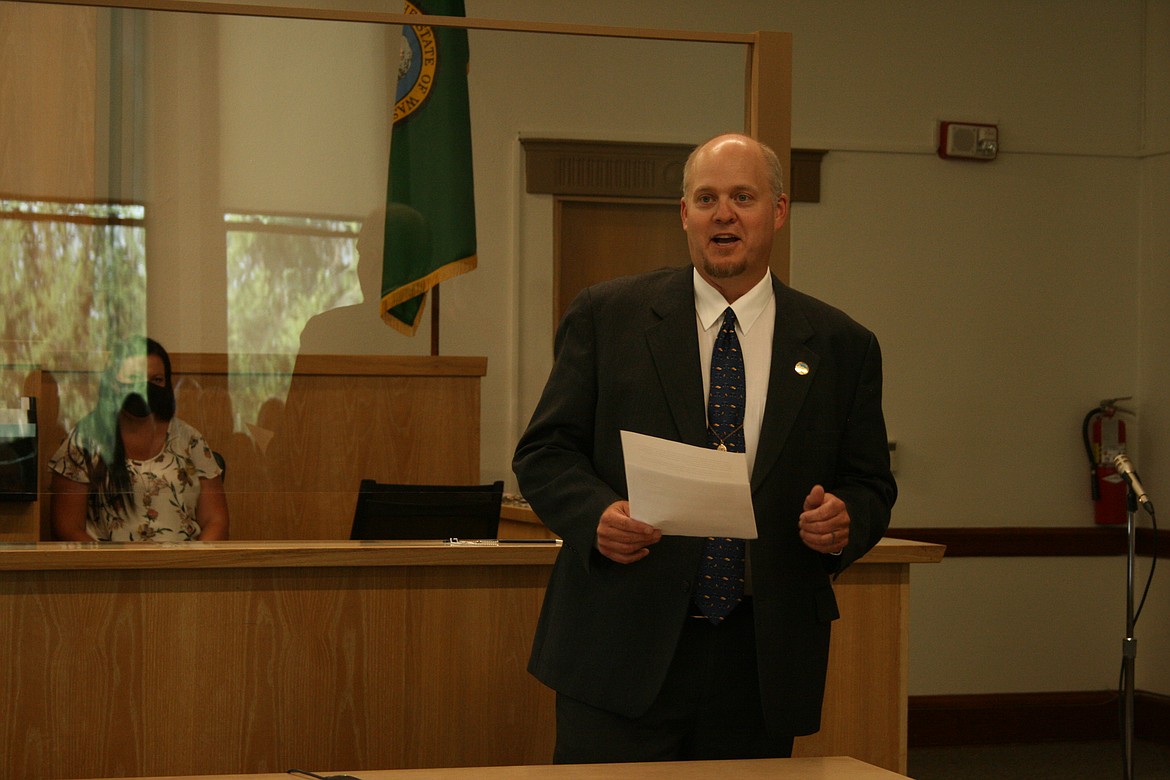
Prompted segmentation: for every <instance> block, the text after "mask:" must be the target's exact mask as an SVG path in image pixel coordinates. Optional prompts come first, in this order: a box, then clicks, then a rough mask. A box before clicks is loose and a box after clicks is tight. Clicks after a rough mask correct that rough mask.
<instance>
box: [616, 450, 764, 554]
mask: <svg viewBox="0 0 1170 780" xmlns="http://www.w3.org/2000/svg"><path fill="white" fill-rule="evenodd" d="M622 452H623V454H624V456H625V460H626V488H627V490H628V491H629V497H630V516H631V517H633V518H634V519H635V520H641V521H642V522H643V523H646V524H647V525H652V526H654V527H655V528H658V529H660V530H661V531H662V532H663V533H664V534H674V535H677V536H728V537H733V538H736V539H755V538H756V537H757V536H758V534H757V533H756V516H755V512H754V511H753V510H752V489H751V485H750V484H749V483H748V468H747V456H746V455H745V454H744V453H742V452H719V451H718V450H713V449H708V448H707V447H693V446H691V445H689V444H682V443H680V442H677V441H668V440H666V439H659V438H656V437H654V436H646V435H644V434H641V433H633V432H631V431H622Z"/></svg>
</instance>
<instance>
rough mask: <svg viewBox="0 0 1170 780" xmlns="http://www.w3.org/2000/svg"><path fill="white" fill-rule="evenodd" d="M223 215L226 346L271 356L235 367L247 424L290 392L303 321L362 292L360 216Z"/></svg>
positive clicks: (240, 412) (238, 402)
mask: <svg viewBox="0 0 1170 780" xmlns="http://www.w3.org/2000/svg"><path fill="white" fill-rule="evenodd" d="M226 220H227V224H228V231H227V277H228V352H229V353H230V354H231V355H233V356H235V355H248V356H255V355H272V356H274V357H273V359H272V360H270V361H269V363H268V364H266V365H262V366H261V365H255V363H253V364H252V365H249V366H240V367H239V370H238V371H237V370H236V368H235V367H233V372H232V373H233V381H232V387H231V390H232V400H233V404H234V406H235V409H236V416H237V418H238V419H239V420H243V421H244V422H245V424H246V423H247V422H252V421H255V420H256V419H257V416H258V414H259V409H260V406H261V405H262V404H263V403H264V402H265V401H266V400H268V399H269V398H280V399H283V398H284V397H285V394H286V393H287V392H288V383H289V372H290V371H291V369H292V359H293V358H294V357H295V355H296V353H297V348H298V345H299V343H300V335H301V330H302V328H304V326H305V323H306V322H308V321H309V319H310V318H311V317H313V315H315V314H318V313H320V312H323V311H328V310H330V309H333V308H336V307H339V306H348V305H350V304H353V303H357V302H358V301H360V300H361V289H360V285H359V283H358V279H357V272H356V268H357V250H356V246H355V242H356V237H357V232H358V228H359V227H360V222H359V221H357V220H344V219H324V218H313V217H294V216H276V215H259V214H247V215H245V214H228V215H226ZM245 373H250V375H249V376H243V374H245Z"/></svg>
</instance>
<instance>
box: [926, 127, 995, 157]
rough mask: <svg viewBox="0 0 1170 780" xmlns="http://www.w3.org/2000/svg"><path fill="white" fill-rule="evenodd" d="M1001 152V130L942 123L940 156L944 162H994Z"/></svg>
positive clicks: (939, 146)
mask: <svg viewBox="0 0 1170 780" xmlns="http://www.w3.org/2000/svg"><path fill="white" fill-rule="evenodd" d="M998 151H999V128H998V127H997V126H995V125H980V124H972V123H970V122H940V123H939V127H938V156H939V157H942V158H943V159H944V160H946V159H951V158H958V159H964V160H994V159H995V155H996V153H997V152H998Z"/></svg>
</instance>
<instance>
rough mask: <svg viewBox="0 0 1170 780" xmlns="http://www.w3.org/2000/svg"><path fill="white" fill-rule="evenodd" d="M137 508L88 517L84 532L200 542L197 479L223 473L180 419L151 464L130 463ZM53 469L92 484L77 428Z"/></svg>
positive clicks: (119, 538)
mask: <svg viewBox="0 0 1170 780" xmlns="http://www.w3.org/2000/svg"><path fill="white" fill-rule="evenodd" d="M126 466H127V468H128V469H129V471H130V485H131V488H132V489H133V492H134V505H133V506H130V507H127V509H126V513H125V514H124V515H123V514H118V513H116V512H115V511H113V510H112V509H111V508H110V507H107V506H101V507H97V508H96V510H95V507H94V505H93V503H92V502H91V503H90V505H89V509H88V510H87V512H86V519H85V530H86V532H87V533H88V534H89V535H90V536H91V537H92V538H94V539H95V540H97V541H99V542H139V541H154V542H185V541H192V540H195V539H198V538H199V534H200V532H201V529H200V527H199V522H198V521H197V520H196V519H195V507H196V506H197V505H198V503H199V487H200V486H199V480H200V479H214V478H215V477H217V476H219V475H220V474H221V473H222V472H221V470H220V468H219V465H218V464H217V463H216V461H215V456H214V455H212V453H211V447H210V446H208V444H207V442H206V441H204V439H203V435H202V434H201V433H199V431H197V430H195V429H194V428H192V427H191V426H190V425H188V424H187V423H185V422H183V421H182V420H180V419H179V418H177V417H175V418H172V419H171V421H170V423H169V424H168V425H167V438H166V443H164V444H163V448H162V451H161V452H159V454H158V455H156V456H154V457H153V458H150V459H148V460H134V459H132V458H127V459H126ZM49 468H50V469H51V470H52V471H54V472H56V473H57V474H60V475H61V476H63V477H65V478H66V479H71V480H73V481H74V482H81V483H83V484H89V482H90V473H91V472H92V470H93V463H92V460H91V459H90V458H89V457H87V456H86V454H85V452H84V451H83V449H82V447H81V443H80V441H79V439H78V434H77V430H76V429H74V431H73V432H72V433H70V434H69V437H68V438H67V439H66V440H65V441H64V442H62V444H61V446H60V447H59V448H58V449H57V452H56V453H55V454H54V455H53V457H52V459H51V460H50V461H49Z"/></svg>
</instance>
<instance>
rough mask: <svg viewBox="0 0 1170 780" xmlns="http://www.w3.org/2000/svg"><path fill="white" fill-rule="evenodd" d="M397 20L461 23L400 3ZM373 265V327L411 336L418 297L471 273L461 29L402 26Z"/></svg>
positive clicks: (423, 3)
mask: <svg viewBox="0 0 1170 780" xmlns="http://www.w3.org/2000/svg"><path fill="white" fill-rule="evenodd" d="M405 5H406V8H405V11H404V12H405V13H408V14H428V15H432V16H463V15H464V10H463V0H406V2H405ZM400 54H401V56H400V61H399V65H398V90H397V93H396V97H395V103H394V129H393V131H392V132H391V135H390V183H389V186H388V194H387V197H386V243H385V250H384V254H383V257H382V319H383V320H385V321H386V323H387V324H388V325H390V326H391V327H393V328H395V329H396V330H399V331H401V332H402V333H405V334H407V335H414V333H415V331H416V330H417V329H418V323H419V320H420V319H421V317H422V313H423V308H424V305H425V303H426V293H427V290H429V289H431V288H432V287H434V286H435V285H436V284H438V283H439V282H442V281H445V280H447V279H450V278H452V277H454V276H458V275H459V274H462V273H465V272H467V271H470V270H472V269H474V268H475V266H476V254H475V252H476V246H475V196H474V187H473V183H472V177H471V116H470V112H469V110H468V101H467V64H468V48H467V31H466V30H462V29H454V28H449V27H429V26H425V25H409V26H404V27H403V28H402V48H401V50H400Z"/></svg>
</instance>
